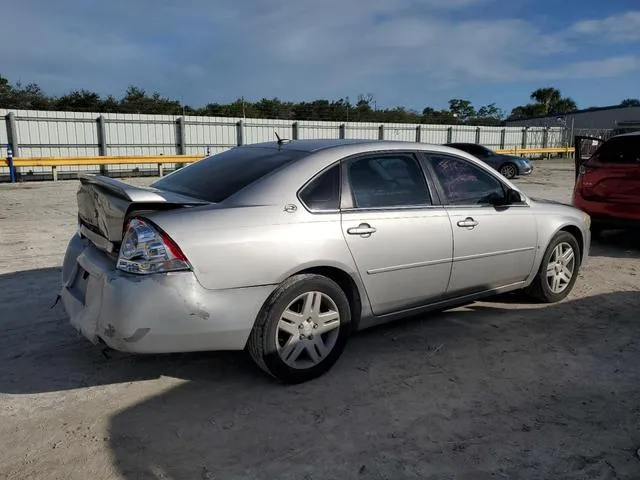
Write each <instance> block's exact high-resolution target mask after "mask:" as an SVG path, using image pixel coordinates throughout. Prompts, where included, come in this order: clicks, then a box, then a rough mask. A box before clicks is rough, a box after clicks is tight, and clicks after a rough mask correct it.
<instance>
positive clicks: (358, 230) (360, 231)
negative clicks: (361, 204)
mask: <svg viewBox="0 0 640 480" xmlns="http://www.w3.org/2000/svg"><path fill="white" fill-rule="evenodd" d="M347 233H348V234H349V235H366V236H367V237H368V236H369V235H371V234H372V233H376V229H375V228H373V227H372V226H371V225H369V224H368V223H361V224H360V225H358V226H357V227H351V228H348V229H347Z"/></svg>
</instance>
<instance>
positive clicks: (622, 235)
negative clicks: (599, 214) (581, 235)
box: [589, 230, 640, 258]
mask: <svg viewBox="0 0 640 480" xmlns="http://www.w3.org/2000/svg"><path fill="white" fill-rule="evenodd" d="M589 256H591V257H609V258H640V230H607V231H605V232H603V233H602V235H601V236H600V237H599V238H593V239H592V240H591V251H590V252H589Z"/></svg>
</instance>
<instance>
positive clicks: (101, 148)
mask: <svg viewBox="0 0 640 480" xmlns="http://www.w3.org/2000/svg"><path fill="white" fill-rule="evenodd" d="M96 126H97V129H98V132H97V133H98V155H99V156H100V157H105V156H106V155H107V129H106V128H105V121H104V117H103V116H102V115H100V116H99V117H98V118H97V119H96ZM53 173H54V180H55V177H56V175H57V174H56V172H53ZM107 173H108V172H107V166H106V165H100V175H107Z"/></svg>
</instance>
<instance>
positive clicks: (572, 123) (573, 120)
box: [567, 117, 576, 158]
mask: <svg viewBox="0 0 640 480" xmlns="http://www.w3.org/2000/svg"><path fill="white" fill-rule="evenodd" d="M575 120H576V117H571V138H570V139H569V141H570V142H571V143H570V145H573V148H574V149H575V147H576V146H575V145H574V144H573V143H574V142H573V140H574V138H573V126H574V122H575ZM574 155H575V150H574ZM567 158H569V152H567ZM574 158H575V156H574Z"/></svg>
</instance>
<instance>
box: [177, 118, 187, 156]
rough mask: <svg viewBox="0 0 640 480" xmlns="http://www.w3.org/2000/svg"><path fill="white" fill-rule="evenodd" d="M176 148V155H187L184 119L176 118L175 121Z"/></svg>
mask: <svg viewBox="0 0 640 480" xmlns="http://www.w3.org/2000/svg"><path fill="white" fill-rule="evenodd" d="M176 147H177V150H178V152H177V153H178V155H186V154H187V142H186V136H185V126H184V117H180V118H178V120H176Z"/></svg>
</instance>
